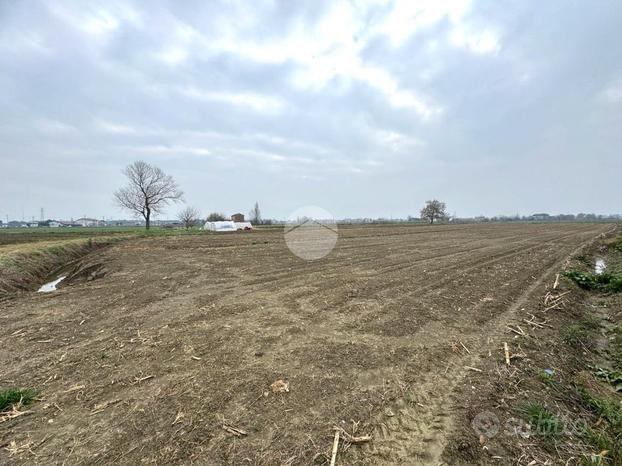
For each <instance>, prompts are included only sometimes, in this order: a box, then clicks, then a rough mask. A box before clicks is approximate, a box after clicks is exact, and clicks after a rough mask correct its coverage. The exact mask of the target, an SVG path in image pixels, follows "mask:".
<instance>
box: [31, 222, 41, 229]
mask: <svg viewBox="0 0 622 466" xmlns="http://www.w3.org/2000/svg"><path fill="white" fill-rule="evenodd" d="M28 228H39V222H28Z"/></svg>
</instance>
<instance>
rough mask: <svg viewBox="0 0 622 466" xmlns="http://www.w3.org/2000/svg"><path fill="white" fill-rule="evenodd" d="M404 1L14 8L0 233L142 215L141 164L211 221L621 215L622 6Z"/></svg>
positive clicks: (2, 79) (1, 37)
mask: <svg viewBox="0 0 622 466" xmlns="http://www.w3.org/2000/svg"><path fill="white" fill-rule="evenodd" d="M398 3H399V2H398ZM398 3H396V2H388V3H386V4H381V3H379V2H363V1H360V2H355V3H350V2H344V3H337V2H328V1H327V2H321V3H316V2H313V3H304V2H289V1H282V2H265V3H261V2H260V3H257V4H253V8H250V7H248V4H243V3H241V2H240V3H236V2H167V1H157V2H149V4H148V5H147V4H144V3H141V2H134V3H131V2H130V3H128V2H101V3H94V2H63V3H62V4H60V3H58V2H45V1H33V2H23V3H21V2H20V3H17V2H5V3H3V4H2V5H1V6H0V22H1V23H2V28H0V31H1V32H0V43H1V44H2V45H0V66H2V70H3V72H2V73H1V74H0V84H1V85H2V91H1V92H0V104H1V105H2V107H3V112H2V114H1V115H0V151H1V152H0V169H1V173H2V175H3V177H2V178H3V182H2V183H1V184H0V214H2V215H3V216H4V214H8V215H9V216H10V217H15V218H19V217H21V211H22V208H23V209H24V211H25V212H26V215H27V216H28V215H36V214H37V212H38V209H39V207H41V206H43V207H45V208H46V211H47V212H48V213H49V214H50V215H51V216H56V217H64V218H68V217H72V216H73V217H77V216H81V215H83V214H87V215H90V216H97V217H101V216H107V217H118V216H121V215H123V214H122V213H121V212H118V211H117V210H116V209H115V207H114V205H113V203H112V201H111V193H112V191H113V190H114V189H115V188H116V187H118V186H119V185H120V184H121V183H122V182H123V179H122V177H121V175H120V170H121V169H122V168H123V167H124V166H125V165H126V164H128V163H130V162H131V161H133V160H134V159H136V158H143V159H145V160H147V161H149V162H152V163H155V164H157V165H159V166H161V167H162V168H163V169H164V170H166V171H167V172H170V173H171V174H172V175H173V176H175V177H176V178H177V179H178V180H179V181H180V183H181V184H183V187H184V189H185V191H186V192H187V195H186V198H187V200H188V202H189V203H191V204H193V205H196V206H198V207H199V208H200V209H201V210H204V211H206V212H207V211H209V210H225V211H234V210H235V211H238V210H242V211H244V209H248V208H250V206H251V205H252V203H253V202H254V201H255V200H258V201H259V202H260V204H262V206H263V207H264V211H265V214H266V215H268V216H274V217H285V216H286V215H287V214H288V213H289V212H290V211H292V210H294V209H295V208H297V207H299V206H300V205H305V204H316V205H320V206H324V207H326V208H328V209H330V210H332V211H333V212H334V213H335V214H336V215H337V216H344V217H345V216H389V215H394V216H406V215H408V214H414V213H416V212H417V211H418V209H419V207H420V204H422V202H423V201H425V200H426V199H427V198H430V197H433V196H437V197H440V198H443V199H444V200H446V201H447V203H448V204H449V207H450V210H451V211H456V212H457V213H458V214H459V215H477V214H490V215H493V214H497V213H507V214H512V213H516V212H520V213H531V212H532V211H535V210H549V211H551V212H552V213H555V212H572V211H574V212H578V211H597V212H616V211H619V205H618V203H617V200H618V199H619V198H620V195H621V194H622V191H621V190H622V188H621V187H620V186H622V183H620V182H619V176H618V174H619V173H620V169H621V168H622V166H621V162H620V156H619V149H618V148H619V147H620V143H621V142H622V141H621V140H622V135H621V134H622V133H621V132H620V131H619V126H620V122H621V116H622V97H620V98H618V97H619V96H621V95H622V66H621V65H620V64H621V63H622V60H621V58H622V56H621V55H622V45H621V44H620V42H619V41H617V40H616V38H617V31H618V30H619V27H620V24H621V23H622V7H621V6H620V5H619V3H618V2H614V1H603V2H598V3H575V4H570V5H569V4H568V3H567V2H562V1H554V2H546V3H541V2H518V1H517V2H511V3H504V4H503V5H502V4H500V3H498V2H494V1H474V2H472V4H471V5H470V6H469V7H468V8H466V9H465V10H464V12H462V13H460V11H459V9H458V8H457V7H455V8H449V9H447V10H446V11H444V10H439V9H438V8H439V7H438V6H437V5H440V3H439V2H430V4H429V8H432V10H430V11H424V12H423V13H422V14H421V15H420V16H419V17H418V16H416V15H414V16H412V17H413V18H414V19H413V20H412V21H410V22H407V23H405V24H407V27H405V28H404V29H403V30H399V27H398V26H399V24H401V23H400V22H399V21H398V22H397V23H395V24H397V25H398V26H395V24H394V23H387V22H388V21H389V20H391V21H395V18H398V19H400V17H399V15H398V16H395V12H396V8H398V6H396V5H398ZM408 3H409V2H405V3H404V4H408ZM456 5H457V3H456ZM399 8H401V7H399ZM331 15H333V16H331ZM392 15H393V16H392ZM402 16H404V18H406V19H408V15H407V14H406V13H404V14H403V15H402ZM330 18H333V19H334V21H333V22H330V21H328V19H330ZM391 18H393V19H391ZM417 18H420V19H417ZM387 24H388V25H389V26H392V27H393V30H391V29H390V28H389V29H387V28H388V26H387ZM232 182H234V183H235V185H236V186H237V188H236V189H235V190H233V191H231V190H230V188H229V187H230V186H231V183H232ZM174 213H175V210H174V209H173V210H171V211H170V212H169V213H168V215H171V216H172V215H174Z"/></svg>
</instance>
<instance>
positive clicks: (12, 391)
mask: <svg viewBox="0 0 622 466" xmlns="http://www.w3.org/2000/svg"><path fill="white" fill-rule="evenodd" d="M35 396H37V391H36V390H33V389H30V388H29V389H19V388H6V389H4V390H0V411H8V410H9V409H11V407H12V406H13V405H16V404H18V403H21V404H23V405H29V404H30V403H32V402H33V400H34V399H35Z"/></svg>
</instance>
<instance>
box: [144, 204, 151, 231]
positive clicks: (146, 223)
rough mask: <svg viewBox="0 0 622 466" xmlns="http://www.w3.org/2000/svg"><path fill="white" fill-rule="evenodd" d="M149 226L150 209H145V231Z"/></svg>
mask: <svg viewBox="0 0 622 466" xmlns="http://www.w3.org/2000/svg"><path fill="white" fill-rule="evenodd" d="M150 226H151V209H149V208H147V215H145V229H147V230H148V229H149V227H150Z"/></svg>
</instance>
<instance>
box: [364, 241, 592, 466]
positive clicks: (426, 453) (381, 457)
mask: <svg viewBox="0 0 622 466" xmlns="http://www.w3.org/2000/svg"><path fill="white" fill-rule="evenodd" d="M581 234H584V232H581V233H576V234H573V235H567V236H565V237H564V238H563V239H567V238H568V237H569V236H577V235H581ZM589 241H590V240H588V241H583V242H582V243H581V244H580V245H579V246H578V247H575V248H573V250H572V251H571V252H569V253H567V254H565V255H564V256H562V257H561V258H558V259H557V260H555V261H554V263H553V264H552V265H550V266H549V267H547V268H546V269H545V270H544V271H543V272H542V273H541V274H540V275H539V276H538V277H537V278H536V280H535V281H533V282H532V283H531V284H529V285H528V286H527V287H526V288H525V289H524V291H523V292H522V293H521V294H520V295H519V296H518V297H517V298H515V299H514V300H513V302H512V304H511V305H510V306H509V308H508V309H507V311H506V312H504V313H502V314H501V315H499V316H498V317H497V318H496V319H493V320H492V321H490V322H489V323H487V325H485V326H484V328H483V329H480V330H479V332H478V334H479V335H477V334H476V335H475V336H476V337H477V338H475V339H471V341H477V340H479V344H478V345H470V346H471V348H479V349H480V350H479V351H477V352H475V351H471V354H467V355H464V354H455V353H454V354H452V355H451V357H450V358H449V361H448V364H447V369H446V370H445V372H444V373H443V374H441V375H439V374H438V373H437V372H436V371H435V372H434V373H431V371H429V372H428V373H426V374H421V375H420V379H421V380H423V381H424V383H422V384H421V385H420V386H418V387H417V400H416V402H410V403H409V402H406V400H404V399H400V400H398V402H397V403H395V405H394V406H393V407H392V410H393V411H394V413H395V416H392V417H390V418H389V419H388V420H386V421H384V422H381V421H379V422H378V423H377V425H376V427H375V428H374V431H373V436H372V437H373V439H374V440H373V442H371V443H370V444H369V445H366V446H364V447H363V448H361V449H360V457H361V458H363V457H366V456H371V457H373V458H374V459H373V463H372V464H377V465H401V464H403V465H417V464H421V465H426V466H427V465H443V464H445V463H444V462H443V461H442V454H443V451H444V449H445V446H446V442H447V439H448V438H449V437H450V434H451V429H452V426H453V422H454V421H453V416H452V413H453V412H454V411H457V410H459V409H461V408H460V406H459V404H458V402H459V401H460V400H459V393H458V391H459V390H457V389H458V388H459V387H461V386H462V385H463V383H464V380H465V378H466V376H467V375H468V373H469V371H470V369H468V368H467V366H468V367H476V366H477V363H478V361H479V360H481V358H482V356H483V355H484V354H485V353H487V352H488V350H489V349H490V350H494V351H497V350H498V347H500V346H501V344H502V343H501V342H502V340H503V339H504V338H507V335H506V334H505V331H504V329H505V327H506V325H507V324H508V323H510V322H511V321H512V319H513V317H514V316H515V314H516V313H517V312H518V311H519V310H520V309H521V308H522V307H523V306H525V305H526V304H527V303H528V302H529V300H530V299H531V298H532V297H533V295H534V293H535V292H536V291H537V290H538V289H539V288H541V287H543V286H544V285H545V282H546V280H549V279H550V278H551V276H552V275H554V274H555V273H556V272H557V271H558V270H559V269H560V266H561V265H562V264H563V263H564V262H565V261H566V260H567V259H568V258H569V257H571V256H572V255H574V254H576V253H577V252H578V251H580V250H581V249H582V248H583V247H584V245H585V244H586V243H587V242H589ZM532 249H533V248H532ZM482 330H483V331H482ZM504 335H505V336H504ZM465 337H466V336H465ZM484 337H486V341H483V339H484ZM466 338H468V337H466ZM437 343H438V342H437ZM493 354H495V353H493ZM353 456H354V457H355V458H356V457H359V454H357V453H355V454H354V455H353Z"/></svg>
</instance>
